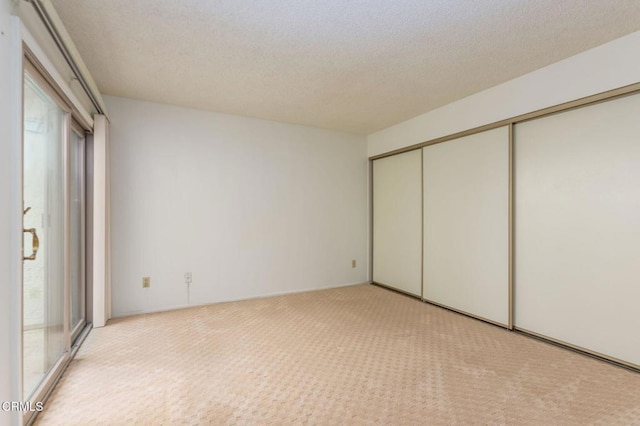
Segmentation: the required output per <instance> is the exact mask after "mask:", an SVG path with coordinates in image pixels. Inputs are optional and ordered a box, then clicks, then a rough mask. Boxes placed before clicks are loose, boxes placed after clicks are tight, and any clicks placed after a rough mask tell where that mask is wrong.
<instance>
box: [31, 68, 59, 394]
mask: <svg viewBox="0 0 640 426" xmlns="http://www.w3.org/2000/svg"><path fill="white" fill-rule="evenodd" d="M66 115H67V112H66V111H64V110H63V109H62V108H61V106H60V105H59V104H58V103H57V102H55V100H54V99H53V98H52V96H51V95H49V94H48V93H47V92H46V91H45V90H43V88H42V87H41V86H40V85H39V84H38V83H37V82H36V80H35V79H34V78H33V77H32V76H31V75H29V74H26V75H25V81H24V139H23V144H24V145H23V150H24V151H23V155H24V157H23V158H24V169H23V199H24V219H23V223H24V231H25V232H24V238H25V239H24V263H23V264H24V270H23V328H24V331H23V354H24V355H23V359H24V360H23V366H24V379H23V383H24V397H25V398H27V399H28V398H29V397H30V396H31V395H32V394H33V393H34V392H35V391H36V389H37V388H38V386H39V385H40V383H41V382H42V380H43V378H44V377H45V376H46V375H47V374H48V373H49V371H50V370H52V368H53V367H54V366H55V365H56V364H57V363H58V361H59V360H60V359H61V358H62V357H63V355H64V354H65V352H66V345H65V333H64V330H65V315H64V312H65V310H64V307H65V285H64V282H65V255H64V254H65V238H64V234H65V220H64V218H65V203H64V196H65V190H64V186H65V181H64V148H65V143H64V141H65V136H66V135H65V127H66V126H65V121H66V120H67V118H66Z"/></svg>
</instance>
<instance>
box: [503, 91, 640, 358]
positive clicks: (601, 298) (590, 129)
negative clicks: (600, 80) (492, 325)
mask: <svg viewBox="0 0 640 426" xmlns="http://www.w3.org/2000/svg"><path fill="white" fill-rule="evenodd" d="M515 171H516V172H515V173H516V175H515V177H516V181H515V182H516V187H515V188H516V199H515V200H516V203H515V214H516V216H515V231H516V234H515V235H516V239H515V249H516V251H515V261H516V264H515V283H516V288H515V298H516V310H515V315H516V326H517V327H518V328H522V329H526V330H529V331H532V332H535V333H538V334H540V335H544V336H547V337H550V338H553V339H557V340H559V341H562V342H566V343H569V344H572V345H576V346H578V347H582V348H585V349H588V350H591V351H594V352H598V353H601V354H605V355H607V356H610V357H614V358H617V359H619V360H622V361H626V362H628V363H632V364H635V365H640V337H638V336H639V334H638V330H639V329H640V310H639V308H638V306H639V304H638V302H639V301H640V95H633V96H628V97H624V98H621V99H617V100H613V101H609V102H605V103H600V104H597V105H593V106H588V107H584V108H580V109H577V110H573V111H569V112H565V113H562V114H557V115H553V116H549V117H545V118H541V119H537V120H534V121H530V122H526V123H522V124H518V125H516V127H515Z"/></svg>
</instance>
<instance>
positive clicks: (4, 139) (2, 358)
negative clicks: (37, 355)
mask: <svg viewBox="0 0 640 426" xmlns="http://www.w3.org/2000/svg"><path fill="white" fill-rule="evenodd" d="M14 36H15V34H14V31H13V30H12V23H11V2H10V1H8V0H0V93H2V96H0V205H1V206H2V208H0V313H1V315H0V402H1V401H12V400H16V398H17V372H16V370H17V367H18V365H17V364H16V361H17V360H16V345H17V341H16V335H15V333H12V330H13V329H15V327H16V323H15V319H16V318H15V314H16V311H15V309H14V305H15V303H12V302H13V298H14V297H15V294H16V267H15V266H16V260H17V253H16V249H15V247H16V227H17V226H19V225H16V220H17V218H16V215H15V208H12V207H9V206H15V204H16V197H17V193H16V192H17V191H16V171H17V169H16V167H15V164H14V163H15V161H16V158H15V156H16V155H17V150H16V145H15V136H16V135H15V131H16V129H15V126H14V121H15V119H16V111H15V110H16V108H15V104H14V99H13V98H14V96H13V95H14V94H15V93H14V90H15V87H14V86H13V84H12V83H13V78H14V75H13V70H12V66H13V64H14V63H15V62H14V57H13V54H14V53H15V52H12V39H13V38H14ZM17 418H18V416H17V413H13V414H11V413H7V412H4V411H1V410H0V425H8V424H11V422H12V419H13V421H17Z"/></svg>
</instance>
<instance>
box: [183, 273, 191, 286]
mask: <svg viewBox="0 0 640 426" xmlns="http://www.w3.org/2000/svg"><path fill="white" fill-rule="evenodd" d="M191 282H192V281H191V272H185V273H184V283H185V284H191Z"/></svg>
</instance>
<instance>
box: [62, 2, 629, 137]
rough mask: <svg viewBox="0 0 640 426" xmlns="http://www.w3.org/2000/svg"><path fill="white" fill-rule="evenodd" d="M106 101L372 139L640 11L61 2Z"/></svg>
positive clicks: (611, 32)
mask: <svg viewBox="0 0 640 426" xmlns="http://www.w3.org/2000/svg"><path fill="white" fill-rule="evenodd" d="M52 2H53V4H54V6H55V7H56V9H57V11H58V13H59V14H60V17H61V18H62V20H63V22H64V23H65V25H66V27H67V30H68V31H69V33H70V34H71V37H72V38H73V40H74V41H75V43H76V45H77V48H78V50H79V51H80V53H81V54H82V57H83V59H84V60H85V62H86V63H87V66H88V68H89V70H90V71H91V73H92V75H93V77H94V79H95V81H96V83H97V84H98V87H99V88H100V90H101V91H102V93H104V94H108V95H114V96H123V97H129V98H134V99H142V100H148V101H155V102H161V103H168V104H174V105H181V106H187V107H193V108H199V109H206V110H212V111H217V112H223V113H230V114H239V115H244V116H250V117H258V118H264V119H271V120H277V121H284V122H290V123H298V124H304V125H311V126H316V127H322V128H328V129H335V130H343V131H348V132H354V133H362V134H369V133H372V132H375V131H377V130H380V129H383V128H385V127H388V126H390V125H393V124H396V123H398V122H401V121H404V120H406V119H409V118H412V117H415V116H416V115H419V114H422V113H424V112H427V111H429V110H432V109H434V108H437V107H439V106H441V105H444V104H447V103H449V102H452V101H455V100H457V99H460V98H463V97H465V96H468V95H470V94H473V93H475V92H478V91H480V90H483V89H487V88H489V87H492V86H494V85H496V84H499V83H502V82H504V81H507V80H510V79H512V78H514V77H517V76H520V75H522V74H525V73H527V72H530V71H533V70H535V69H537V68H540V67H543V66H545V65H548V64H551V63H553V62H556V61H559V60H561V59H564V58H566V57H569V56H572V55H574V54H576V53H579V52H581V51H584V50H587V49H589V48H592V47H595V46H597V45H600V44H602V43H605V42H607V41H610V40H613V39H615V38H618V37H621V36H623V35H625V34H628V33H631V32H634V31H637V30H639V29H640V1H638V0H393V1H388V0H354V1H345V0H321V1H318V0H271V1H265V0H263V1H259V0H253V1H251V0H217V1H213V0H180V1H177V0H135V1H132V0H109V1H105V0H52Z"/></svg>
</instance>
